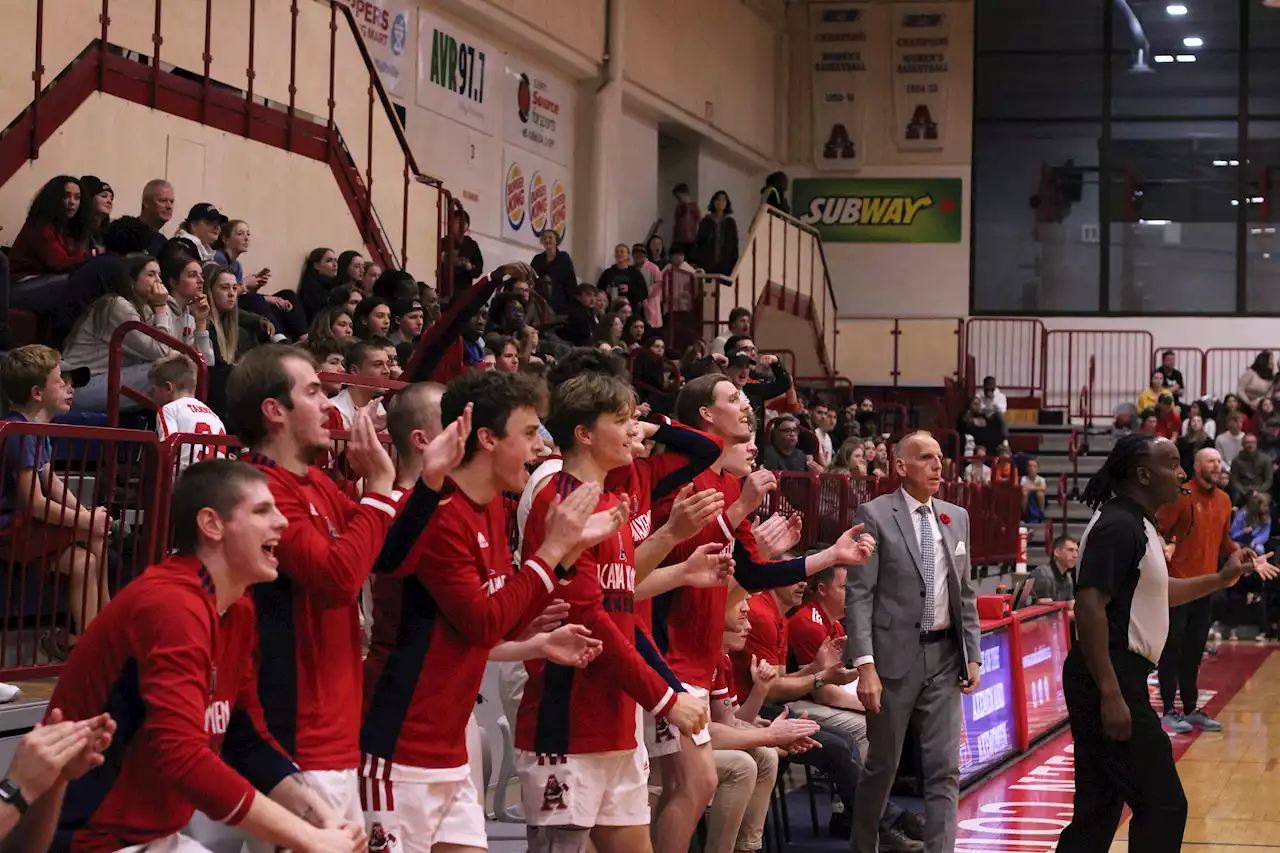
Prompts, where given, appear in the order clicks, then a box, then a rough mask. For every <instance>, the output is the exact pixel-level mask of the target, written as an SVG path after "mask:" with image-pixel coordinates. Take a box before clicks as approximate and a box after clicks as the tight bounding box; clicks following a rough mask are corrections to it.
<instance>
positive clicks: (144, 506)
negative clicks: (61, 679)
mask: <svg viewBox="0 0 1280 853" xmlns="http://www.w3.org/2000/svg"><path fill="white" fill-rule="evenodd" d="M31 466H35V467H39V468H44V467H45V466H47V467H48V471H49V474H50V475H51V477H53V478H56V481H55V480H50V481H48V482H46V483H45V484H44V485H40V484H38V483H37V480H36V478H35V477H31V476H29V475H28V472H30V471H32V470H35V468H34V467H31ZM162 470H163V469H162V453H161V448H160V444H159V441H158V439H157V438H156V436H155V435H154V434H152V433H149V432H140V431H137V430H121V429H105V428H101V427H81V426H66V425H61V424H42V423H20V422H4V423H0V484H3V490H4V491H3V496H2V498H0V500H2V501H3V509H2V511H0V519H3V520H2V521H0V559H2V560H3V562H4V564H5V566H6V569H7V571H6V580H5V589H6V594H5V601H4V631H3V634H0V660H3V662H4V666H3V667H2V668H0V679H3V680H10V679H13V678H40V677H44V676H48V675H54V674H56V672H57V670H58V668H59V665H60V660H61V658H62V657H63V656H65V653H66V651H67V648H68V646H69V645H70V644H72V643H74V641H75V638H76V637H78V636H79V635H80V633H81V632H83V630H84V627H85V625H86V624H88V623H89V622H91V621H92V619H93V617H94V616H95V615H96V614H97V613H98V611H99V610H101V608H102V607H103V606H105V604H106V602H107V601H108V600H109V599H110V596H111V594H112V593H114V592H116V591H118V590H119V589H120V588H121V587H122V586H124V585H125V584H126V583H128V582H129V581H130V580H131V579H132V578H134V577H135V576H137V575H138V574H139V573H140V572H141V571H142V570H143V569H144V568H146V566H147V565H148V563H149V562H150V561H151V555H152V554H153V553H154V545H155V541H156V537H157V531H158V528H159V525H160V523H161V518H162V511H161V509H160V504H159V500H158V498H159V489H158V488H156V484H157V481H158V480H159V479H160V477H161V472H162ZM24 480H25V482H24ZM46 500H47V501H48V504H46ZM42 507H43V509H42ZM33 512H34V513H35V514H37V515H39V514H41V513H43V514H42V518H43V520H40V521H37V520H35V518H33Z"/></svg>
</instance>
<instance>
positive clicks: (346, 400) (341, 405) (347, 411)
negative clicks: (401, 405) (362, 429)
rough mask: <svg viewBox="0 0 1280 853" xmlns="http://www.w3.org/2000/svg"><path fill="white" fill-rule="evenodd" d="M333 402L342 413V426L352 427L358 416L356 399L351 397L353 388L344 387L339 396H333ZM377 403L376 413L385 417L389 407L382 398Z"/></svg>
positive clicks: (344, 427)
mask: <svg viewBox="0 0 1280 853" xmlns="http://www.w3.org/2000/svg"><path fill="white" fill-rule="evenodd" d="M332 402H333V405H334V408H336V409H337V410H338V412H339V413H340V414H341V415H342V428H343V429H351V422H352V421H353V420H355V417H356V404H355V401H354V400H352V399H351V389H350V388H343V389H342V390H341V391H339V392H338V394H337V396H335V397H334V398H333V400H332ZM377 404H378V405H377V406H375V407H374V413H375V414H376V415H377V416H379V417H382V418H385V417H386V416H387V409H386V407H385V406H383V405H382V400H381V398H379V399H378V400H377Z"/></svg>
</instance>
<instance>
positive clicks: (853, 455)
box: [827, 438, 867, 477]
mask: <svg viewBox="0 0 1280 853" xmlns="http://www.w3.org/2000/svg"><path fill="white" fill-rule="evenodd" d="M827 473H828V474H850V475H852V476H855V477H865V476H866V475H867V456H866V451H865V450H863V448H862V442H861V441H860V440H859V439H856V438H850V439H846V440H845V441H844V443H843V444H841V445H840V449H839V450H837V451H836V454H835V458H834V459H833V460H832V461H831V465H830V467H828V468H827Z"/></svg>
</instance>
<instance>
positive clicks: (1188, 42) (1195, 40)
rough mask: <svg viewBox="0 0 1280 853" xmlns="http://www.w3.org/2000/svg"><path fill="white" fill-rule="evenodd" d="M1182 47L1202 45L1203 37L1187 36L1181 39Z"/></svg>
mask: <svg viewBox="0 0 1280 853" xmlns="http://www.w3.org/2000/svg"><path fill="white" fill-rule="evenodd" d="M1182 46H1183V47H1204V39H1202V38H1200V36H1187V37H1186V38H1184V39H1183V40H1182Z"/></svg>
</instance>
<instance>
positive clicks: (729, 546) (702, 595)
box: [653, 470, 805, 690]
mask: <svg viewBox="0 0 1280 853" xmlns="http://www.w3.org/2000/svg"><path fill="white" fill-rule="evenodd" d="M693 488H694V491H696V492H700V491H703V490H705V489H712V488H714V489H719V490H720V492H721V494H723V495H724V504H725V507H726V508H727V507H731V506H733V504H734V502H735V501H737V500H738V498H739V496H740V495H741V494H742V487H741V485H740V484H739V483H738V479H737V478H736V477H734V476H733V475H731V474H728V473H726V472H723V471H721V472H718V473H717V472H715V471H711V470H707V471H703V472H702V473H701V474H699V475H698V476H697V477H695V478H694V480H693ZM673 503H674V501H673V499H672V498H671V497H670V496H668V497H667V498H664V499H663V500H661V501H660V502H659V503H658V505H657V506H656V507H655V509H654V515H655V516H656V521H657V523H658V524H659V525H661V524H665V523H666V520H667V518H668V517H670V515H671V506H672V504H673ZM709 543H715V544H720V545H723V546H724V551H725V553H729V554H732V555H733V559H734V580H735V581H737V582H738V584H740V585H741V586H742V587H743V588H744V589H748V590H760V589H772V588H774V587H779V586H788V585H790V584H793V583H798V582H799V581H802V580H804V578H805V560H804V558H803V557H799V558H796V559H794V560H782V561H779V562H764V561H762V560H760V557H759V551H758V550H757V549H756V540H755V535H754V534H752V532H751V521H750V519H749V518H744V519H743V520H742V523H740V524H739V525H738V527H737V529H730V527H729V522H728V519H727V517H726V516H725V515H723V514H722V515H720V516H718V517H717V518H716V519H715V521H712V522H711V523H710V524H708V525H707V526H706V527H704V528H703V529H702V530H701V531H700V532H699V533H698V534H697V535H695V536H693V537H691V538H689V539H686V540H685V541H684V542H682V543H680V544H679V545H677V546H676V547H675V548H674V549H672V552H671V556H670V557H668V558H667V559H668V563H678V562H681V561H682V560H686V559H688V557H689V555H690V554H692V553H693V551H694V549H696V548H697V547H698V546H699V545H706V544H709ZM728 596H729V590H728V587H724V586H719V587H712V588H710V589H694V588H692V587H680V588H678V589H674V590H671V591H670V592H666V593H663V594H662V595H660V596H658V597H657V598H656V599H654V603H653V636H654V639H655V640H656V641H657V643H658V650H659V651H660V652H662V654H663V655H664V656H665V657H666V659H667V662H668V663H669V664H670V665H671V669H672V671H673V672H675V674H676V676H677V677H679V679H680V680H681V681H683V682H685V683H686V684H693V685H695V686H697V687H701V688H703V689H704V690H709V689H710V688H711V674H712V672H713V671H714V670H715V668H716V662H717V661H718V660H719V659H720V655H721V654H722V650H721V635H722V634H723V633H724V609H725V605H726V604H727V602H728Z"/></svg>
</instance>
